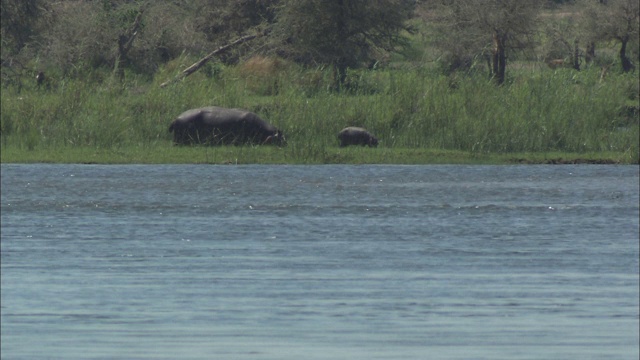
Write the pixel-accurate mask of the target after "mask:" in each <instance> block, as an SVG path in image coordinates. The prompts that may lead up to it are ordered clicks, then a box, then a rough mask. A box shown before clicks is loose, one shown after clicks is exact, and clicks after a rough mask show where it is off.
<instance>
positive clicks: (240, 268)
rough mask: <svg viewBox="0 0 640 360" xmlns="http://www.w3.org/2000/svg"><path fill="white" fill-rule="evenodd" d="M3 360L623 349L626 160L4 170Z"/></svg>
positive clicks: (628, 262) (635, 265) (634, 209)
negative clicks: (541, 163)
mask: <svg viewBox="0 0 640 360" xmlns="http://www.w3.org/2000/svg"><path fill="white" fill-rule="evenodd" d="M1 178H2V184H1V189H2V208H1V210H2V212H1V214H2V215H1V216H2V218H1V224H2V228H1V230H2V232H1V234H2V242H1V246H2V247H1V251H2V258H1V260H2V263H1V264H2V265H1V266H2V267H1V269H2V292H1V295H2V299H1V300H2V307H1V310H2V316H1V321H2V341H1V351H2V353H1V355H2V359H3V360H4V359H43V358H47V359H113V358H126V359H177V358H180V359H426V358H429V359H492V360H493V359H510V360H511V359H637V358H638V356H639V348H638V342H639V330H638V328H639V275H638V273H639V260H638V257H639V244H638V237H639V224H638V222H639V216H640V214H639V206H638V203H639V177H638V167H637V166H589V165H582V166H570V165H567V166H531V165H527V166H208V165H184V166H182V165H161V166H155V165H128V166H119V165H111V166H100V165H41V164H40V165H9V164H3V165H2V167H1Z"/></svg>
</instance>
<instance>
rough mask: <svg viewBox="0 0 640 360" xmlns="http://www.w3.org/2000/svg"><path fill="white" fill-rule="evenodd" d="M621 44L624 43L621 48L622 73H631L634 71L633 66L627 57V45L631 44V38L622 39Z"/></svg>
mask: <svg viewBox="0 0 640 360" xmlns="http://www.w3.org/2000/svg"><path fill="white" fill-rule="evenodd" d="M620 42H621V43H622V45H621V46H620V62H621V63H622V71H624V72H629V71H631V70H632V69H633V64H632V63H631V60H629V58H628V57H627V43H628V42H629V37H628V36H625V37H623V38H622V39H620Z"/></svg>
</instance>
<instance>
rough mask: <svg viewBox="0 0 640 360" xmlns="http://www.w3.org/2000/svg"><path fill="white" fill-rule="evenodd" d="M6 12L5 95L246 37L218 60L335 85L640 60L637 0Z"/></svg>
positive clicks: (123, 5) (35, 2) (26, 2)
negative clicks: (601, 53)
mask: <svg viewBox="0 0 640 360" xmlns="http://www.w3.org/2000/svg"><path fill="white" fill-rule="evenodd" d="M1 7H2V8H1V30H2V34H1V36H2V42H1V46H2V59H1V60H2V83H3V86H10V85H12V84H14V85H20V84H22V81H23V80H24V79H26V78H30V79H34V78H35V75H36V74H38V73H39V72H40V71H43V72H44V74H48V73H53V74H55V75H56V76H58V77H76V78H77V77H80V78H83V77H87V76H90V74H91V73H92V72H93V71H95V70H96V69H108V70H109V71H113V73H114V74H116V75H118V76H120V77H122V76H124V74H125V73H126V72H130V73H133V74H137V75H142V76H149V77H151V76H153V75H154V74H155V73H157V71H158V70H159V69H160V68H161V67H163V66H165V65H166V64H168V63H170V62H171V61H173V60H175V59H178V58H180V57H181V56H184V55H187V56H190V57H192V58H199V57H202V56H204V55H205V54H208V53H210V52H211V51H213V50H215V49H217V48H219V47H220V46H224V45H226V44H229V43H231V42H233V41H234V40H235V39H238V38H241V37H243V36H247V35H256V36H255V38H252V40H251V41H247V42H244V43H242V44H241V45H239V46H235V47H233V48H231V49H229V51H225V52H224V53H220V54H219V56H218V57H217V60H218V61H221V62H222V63H224V64H227V65H228V64H235V63H237V62H239V61H241V60H243V59H247V58H249V57H251V56H256V55H260V56H263V57H264V56H269V57H278V58H283V59H286V60H289V61H293V62H297V63H300V64H303V65H305V66H313V67H322V66H325V67H327V66H328V67H331V68H333V69H334V72H333V74H334V81H335V84H336V86H337V87H339V86H340V85H342V84H343V83H344V81H345V79H346V74H347V69H356V68H363V67H369V68H372V67H382V66H387V65H389V64H392V63H393V62H398V61H400V62H412V63H418V62H420V61H424V59H425V58H426V57H428V58H430V59H436V60H437V62H438V64H439V66H440V67H441V69H442V70H443V71H445V72H450V71H458V70H469V69H472V68H473V67H474V66H477V65H479V64H481V65H482V66H484V65H485V64H486V66H487V69H488V70H489V72H490V74H491V76H492V77H493V78H495V80H496V81H497V83H499V84H501V83H502V82H503V81H504V78H505V70H506V68H507V61H512V60H513V59H515V58H517V57H518V56H521V57H522V56H524V57H526V58H528V59H532V58H533V59H539V60H541V61H555V62H554V63H553V64H555V65H557V64H559V63H566V64H567V65H569V66H571V67H573V68H575V69H577V70H579V69H580V66H582V65H584V64H586V63H588V62H591V61H598V56H597V54H598V49H600V47H601V46H602V47H611V46H615V47H616V51H617V54H616V56H615V57H614V58H613V59H607V61H609V60H613V61H615V62H616V63H617V64H619V65H620V68H621V70H623V71H625V72H627V71H632V70H633V69H634V68H635V65H634V63H637V62H638V60H639V57H640V55H639V54H640V52H639V51H638V18H639V17H638V15H639V10H638V1H637V0H571V1H563V0H482V1H481V0H447V1H442V0H440V1H438V0H432V1H427V0H424V1H417V0H377V1H368V0H349V1H347V0H335V1H327V0H189V1H187V0H172V1H169V0H166V1H155V0H68V1H56V0H2V1H1ZM425 54H426V55H425ZM519 54H520V55H519ZM523 54H524V55H523ZM559 60H562V61H561V62H560V61H559ZM601 62H602V61H601ZM555 65H554V66H555ZM603 65H604V64H603Z"/></svg>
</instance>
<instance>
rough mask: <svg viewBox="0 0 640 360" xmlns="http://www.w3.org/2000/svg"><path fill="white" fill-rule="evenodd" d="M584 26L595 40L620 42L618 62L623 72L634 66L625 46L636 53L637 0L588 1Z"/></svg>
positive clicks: (639, 12)
mask: <svg viewBox="0 0 640 360" xmlns="http://www.w3.org/2000/svg"><path fill="white" fill-rule="evenodd" d="M583 23H584V27H585V29H587V31H588V32H589V34H590V37H591V38H592V39H595V40H604V41H607V40H615V41H617V42H618V43H619V44H620V51H619V57H620V64H621V66H622V70H623V71H625V72H628V71H631V70H632V69H633V68H634V67H635V66H634V65H633V63H632V62H631V60H630V59H629V57H628V55H627V46H628V45H629V44H631V45H632V46H635V52H636V53H638V50H637V46H638V36H640V31H639V27H640V25H639V24H640V4H639V2H638V1H637V0H607V1H600V2H595V1H592V2H589V3H587V5H586V6H585V11H584V19H583Z"/></svg>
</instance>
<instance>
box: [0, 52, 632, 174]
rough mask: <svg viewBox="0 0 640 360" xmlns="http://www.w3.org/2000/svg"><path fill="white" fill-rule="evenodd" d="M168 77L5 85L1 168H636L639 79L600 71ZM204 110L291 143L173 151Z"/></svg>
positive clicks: (291, 70) (263, 65)
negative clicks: (52, 161) (581, 159)
mask: <svg viewBox="0 0 640 360" xmlns="http://www.w3.org/2000/svg"><path fill="white" fill-rule="evenodd" d="M247 66H248V67H247ZM95 77H96V76H94V77H93V78H95ZM166 77H167V76H166V73H163V72H159V74H158V76H157V78H156V79H154V80H147V79H140V78H136V77H135V76H133V77H131V76H130V77H129V78H128V80H125V81H124V82H122V81H115V80H113V79H110V78H108V77H107V79H106V80H105V81H102V82H100V83H97V84H96V83H91V82H86V81H82V80H77V79H76V80H65V81H61V82H59V83H57V84H56V85H55V86H54V87H52V88H51V89H48V90H47V89H37V88H35V87H34V88H32V89H25V88H23V89H22V91H18V90H17V89H15V88H12V87H4V88H3V91H2V92H1V93H0V101H1V104H0V105H1V107H2V113H1V114H2V115H1V125H2V134H1V137H0V138H1V149H2V151H3V156H2V161H3V162H7V161H12V158H11V157H10V156H5V154H4V153H5V152H6V153H7V154H14V155H13V156H14V157H15V156H18V155H15V154H19V153H20V152H29V151H31V152H40V153H41V152H43V151H44V152H48V153H52V154H56V153H64V152H65V151H71V149H74V150H73V151H76V150H75V149H79V148H80V149H82V148H86V149H89V150H88V151H87V153H91V152H92V151H94V152H95V151H99V152H101V153H105V152H106V153H110V152H113V153H114V154H117V152H118V151H121V149H126V151H133V152H136V151H135V150H132V149H140V152H145V151H147V152H154V153H158V155H157V157H158V159H166V160H167V161H171V160H170V159H174V158H175V157H174V156H173V155H168V154H173V153H175V154H178V155H176V156H177V157H179V156H180V155H179V154H186V153H188V154H190V156H193V159H194V160H193V162H205V163H225V162H231V163H233V162H235V159H241V161H245V162H268V163H272V162H276V163H279V162H286V163H335V162H346V163H352V162H358V159H360V162H380V161H385V160H384V159H388V160H386V161H399V160H397V159H398V157H397V156H392V155H390V153H389V152H394V151H395V152H397V153H405V154H409V153H411V151H410V149H417V150H420V149H429V151H436V152H447V151H454V152H465V153H469V154H472V155H473V154H475V155H476V156H484V155H491V154H499V155H506V156H508V155H509V154H517V153H550V152H554V153H556V152H560V153H562V152H566V153H573V154H587V153H591V154H593V153H607V154H618V155H616V158H619V159H622V161H623V162H626V163H638V157H639V155H638V154H639V146H638V142H639V131H638V128H639V126H638V117H637V110H636V112H635V113H634V112H633V107H634V106H636V104H637V102H638V88H637V77H634V76H630V75H622V74H611V75H610V76H609V77H607V79H605V80H604V81H602V80H601V79H600V71H599V69H586V70H585V71H581V72H575V71H572V70H570V69H557V70H550V69H547V68H544V69H541V68H538V69H533V70H526V71H524V70H523V71H521V72H514V74H513V75H512V78H511V79H509V81H508V82H507V83H506V84H505V85H503V86H501V87H496V86H495V85H494V84H493V83H492V82H491V81H490V80H489V79H487V78H486V77H484V76H481V75H479V74H471V75H464V74H453V75H450V76H445V75H442V74H440V73H438V72H436V71H435V70H434V71H431V70H425V69H420V68H415V69H402V70H392V69H383V70H375V71H354V72H352V73H350V75H349V80H348V82H347V86H346V87H345V88H344V89H343V90H342V91H340V92H336V91H334V90H332V88H333V86H332V84H331V80H330V79H331V78H332V77H331V74H330V72H329V70H326V69H311V70H305V69H302V68H299V67H297V66H295V65H292V64H283V63H273V62H267V61H266V60H264V61H255V62H254V63H253V64H249V65H246V66H245V67H244V68H243V67H241V66H238V67H219V68H217V69H216V71H214V72H202V73H196V74H194V75H192V76H191V77H189V78H187V79H185V80H183V81H182V82H179V83H177V84H174V85H171V86H169V87H166V88H159V86H158V84H159V83H161V82H162V81H163V80H165V79H166ZM207 105H218V106H226V107H242V108H246V109H249V110H251V111H254V112H256V113H258V114H259V115H261V116H262V117H264V118H265V119H267V120H268V121H270V122H271V123H273V124H274V125H276V126H277V127H279V128H281V129H282V130H283V131H284V133H285V134H286V136H287V139H288V142H289V145H288V146H287V147H286V148H283V149H274V148H268V147H264V148H252V147H230V148H222V149H211V148H204V147H194V148H187V149H185V148H179V147H174V146H172V144H171V136H170V134H169V132H168V125H169V123H170V122H171V121H172V120H173V118H174V117H175V116H177V115H178V114H180V113H181V112H183V111H184V110H187V109H190V108H194V107H200V106H207ZM630 108H631V109H632V111H628V110H629V109H630ZM636 109H637V108H636ZM345 126H362V127H366V128H368V129H369V130H370V131H372V132H373V133H375V134H376V135H377V136H378V137H379V139H380V147H379V148H378V149H353V150H351V149H349V150H347V149H339V148H338V147H337V145H338V141H337V138H336V134H337V132H338V131H339V130H340V129H342V128H343V127H345ZM122 151H124V150H122ZM417 153H420V151H418V152H417ZM196 154H197V155H198V156H196ZM367 154H371V155H367ZM382 155H384V156H382ZM203 156H204V158H203ZM417 156H421V155H417ZM126 158H131V157H126ZM135 158H136V157H135V156H133V160H129V161H135ZM138 158H139V157H138ZM381 159H382V160H381ZM116 160H117V157H116ZM61 161H64V159H61ZM87 161H90V160H87ZM140 161H144V162H156V161H154V160H153V159H151V158H149V157H144V160H140ZM158 161H160V160H158ZM179 162H182V161H179ZM400 162H402V161H400ZM416 162H424V161H423V160H420V159H418V161H416ZM403 163H406V162H403Z"/></svg>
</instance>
